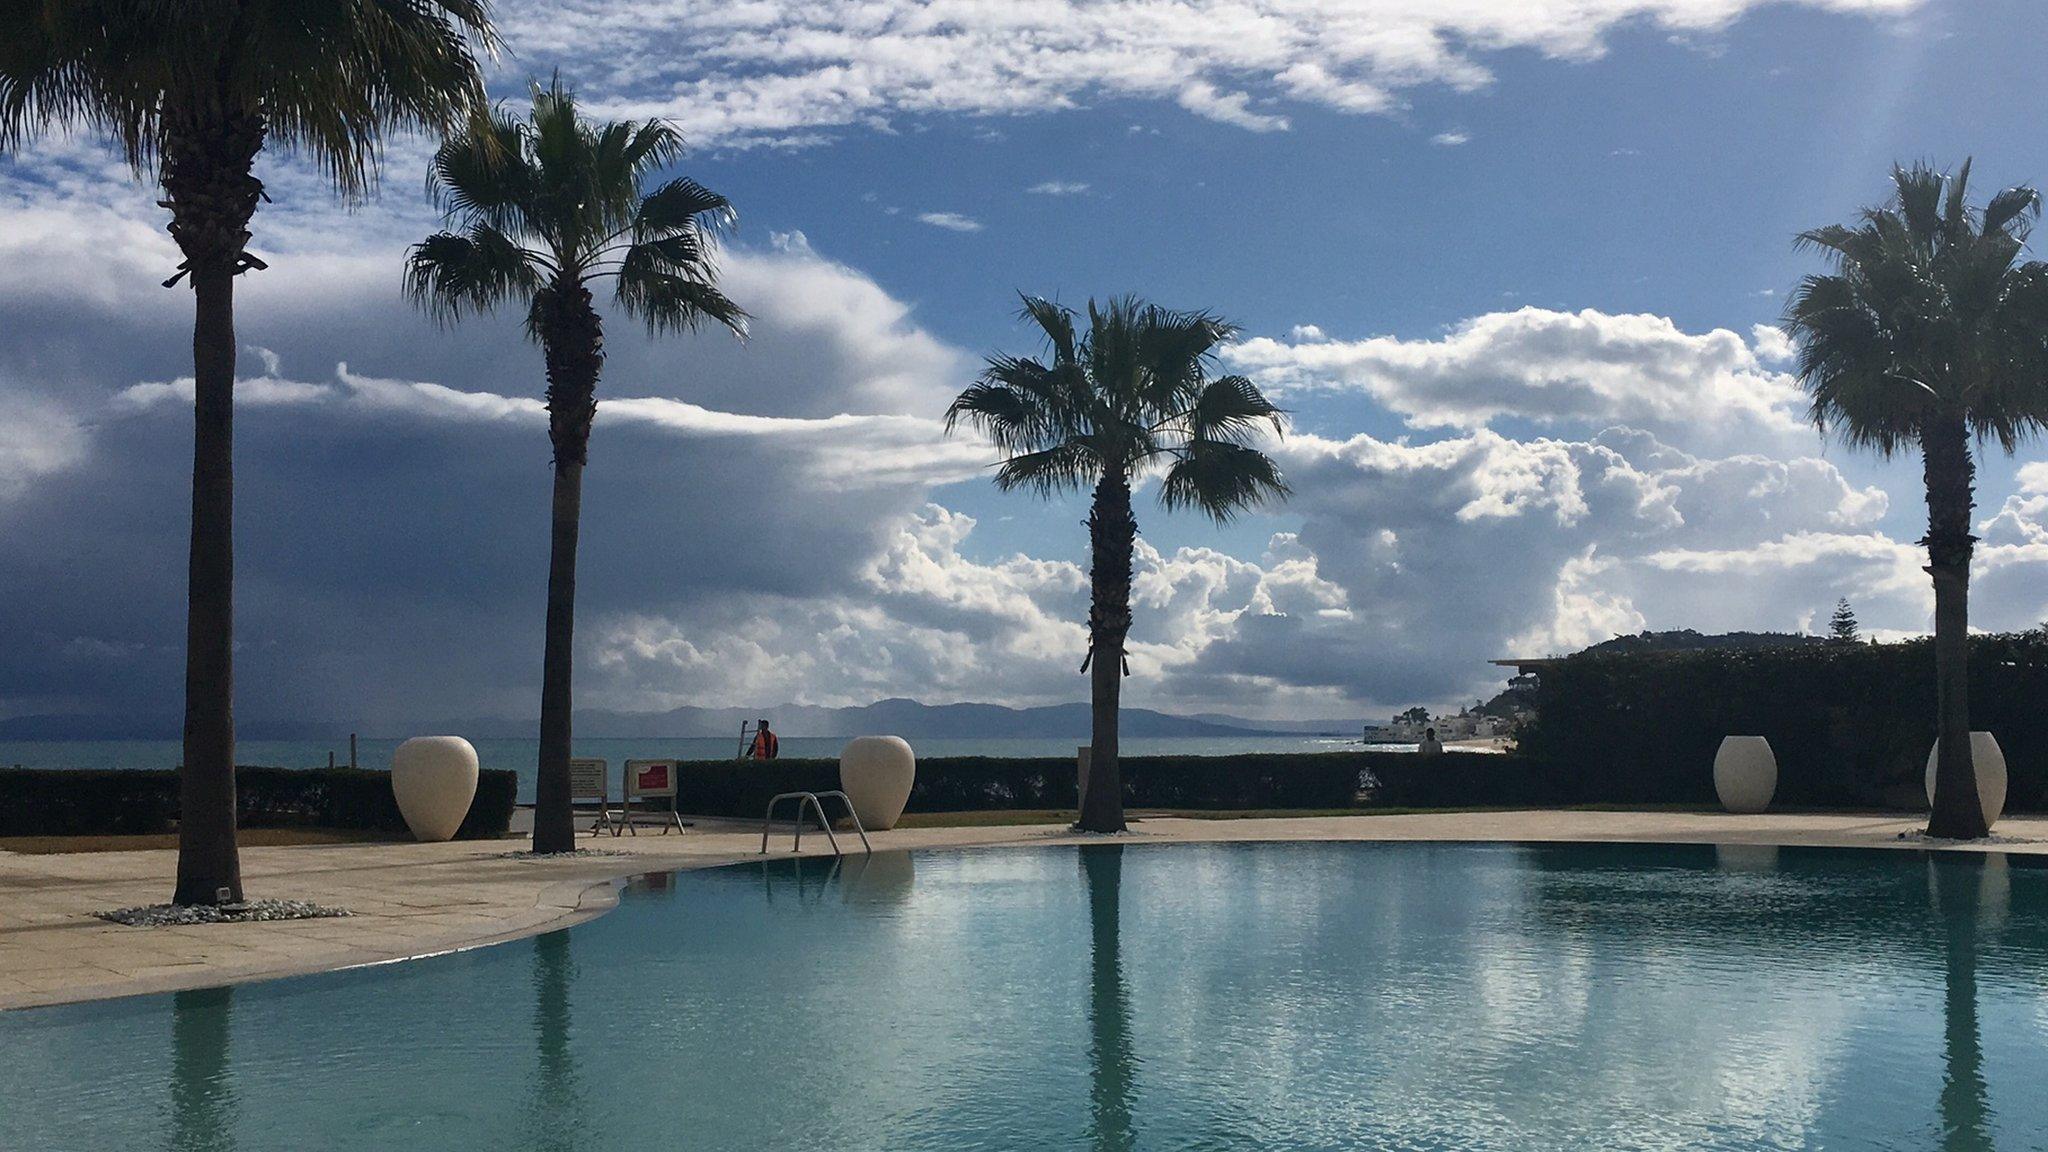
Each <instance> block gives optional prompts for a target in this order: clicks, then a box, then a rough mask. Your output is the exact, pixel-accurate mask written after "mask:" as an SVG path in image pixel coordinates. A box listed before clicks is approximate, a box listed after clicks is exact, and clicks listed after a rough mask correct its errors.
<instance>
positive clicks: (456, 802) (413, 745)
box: [391, 736, 477, 840]
mask: <svg viewBox="0 0 2048 1152" xmlns="http://www.w3.org/2000/svg"><path fill="white" fill-rule="evenodd" d="M476 775H477V762H476V749H475V748H473V747H471V746H470V743H469V741H467V740H464V739H463V738H462V737H460V736H415V737H413V738H412V739H410V740H407V741H406V742H405V743H403V744H400V745H399V746H398V751H396V752H394V753H392V754H391V793H392V795H393V796H395V797H397V798H398V812H399V815H401V816H404V817H405V826H406V827H408V828H410V829H412V834H413V837H414V838H415V839H418V840H449V839H453V838H454V836H455V830H456V829H457V828H460V827H462V818H463V817H464V816H467V815H469V802H470V801H472V800H474V799H476Z"/></svg>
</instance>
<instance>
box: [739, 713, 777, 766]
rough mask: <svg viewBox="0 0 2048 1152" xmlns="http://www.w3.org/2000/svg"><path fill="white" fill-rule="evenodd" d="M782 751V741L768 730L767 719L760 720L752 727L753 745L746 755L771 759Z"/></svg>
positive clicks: (758, 758) (757, 758)
mask: <svg viewBox="0 0 2048 1152" xmlns="http://www.w3.org/2000/svg"><path fill="white" fill-rule="evenodd" d="M781 752H782V741H781V740H778V739H776V736H775V733H773V732H770V731H769V730H768V721H767V720H765V719H764V720H762V721H761V723H760V724H759V725H758V726H756V727H755V729H754V746H753V747H752V748H750V749H748V750H747V755H748V756H750V757H752V758H753V759H755V760H773V759H775V757H776V756H778V755H780V754H781Z"/></svg>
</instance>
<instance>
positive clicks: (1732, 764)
mask: <svg viewBox="0 0 2048 1152" xmlns="http://www.w3.org/2000/svg"><path fill="white" fill-rule="evenodd" d="M1777 791H1778V757H1777V756H1776V755H1775V754H1773V753H1772V752H1771V742H1770V741H1769V740H1766V739H1764V738H1763V737H1761V736H1723V737H1722V738H1721V750H1720V751H1718V752H1716V753H1714V794H1715V795H1716V796H1719V797H1720V798H1721V807H1723V808H1726V809H1727V810H1728V811H1730V812H1737V813H1754V812H1762V811H1763V810H1764V809H1766V808H1769V807H1770V806H1771V797H1772V796H1773V795H1774V794H1776V792H1777Z"/></svg>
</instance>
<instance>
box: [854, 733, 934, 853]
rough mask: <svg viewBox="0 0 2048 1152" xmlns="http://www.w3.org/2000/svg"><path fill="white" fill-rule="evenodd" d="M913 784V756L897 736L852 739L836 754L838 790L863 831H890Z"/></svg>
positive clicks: (915, 767)
mask: <svg viewBox="0 0 2048 1152" xmlns="http://www.w3.org/2000/svg"><path fill="white" fill-rule="evenodd" d="M916 782H917V756H916V755H915V754H913V753H912V752H911V750H910V744H909V743H908V742H906V741H905V740H904V739H903V738H902V737H901V736H855V737H854V738H853V739H851V740H848V741H847V742H846V747H844V748H841V749H840V750H839V786H840V787H841V788H843V789H845V791H846V796H847V799H849V800H852V801H853V813H854V815H856V816H858V817H860V825H861V827H863V828H868V829H885V830H886V829H889V828H894V827H895V826H896V821H897V819H898V818H899V817H901V816H902V815H903V806H904V805H905V804H908V803H910V786H911V785H912V784H915V783H916Z"/></svg>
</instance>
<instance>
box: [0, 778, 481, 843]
mask: <svg viewBox="0 0 2048 1152" xmlns="http://www.w3.org/2000/svg"><path fill="white" fill-rule="evenodd" d="M518 789H519V779H518V777H517V776H516V775H515V774H513V773H512V772H509V771H506V770H504V769H485V770H484V771H483V772H482V773H480V774H479V775H478V778H477V785H476V799H475V800H474V801H473V802H472V803H471V804H470V806H469V815H468V816H467V817H465V818H464V819H463V821H462V828H461V830H460V831H458V832H457V833H456V838H457V839H462V840H487V839H493V838H496V837H499V836H503V835H504V834H505V830H506V828H507V827H508V826H509V825H510V824H511V822H512V806H513V803H514V801H515V800H516V799H517V795H518ZM235 801H236V811H237V820H238V822H239V823H240V824H241V826H242V827H244V828H283V827H295V828H296V827H307V828H350V829H366V830H371V831H379V832H393V833H400V834H403V833H405V831H406V827H405V818H404V817H402V816H401V815H399V812H398V802H397V800H395V799H394V798H393V797H392V795H391V773H389V772H376V771H371V770H369V769H352V768H305V769H299V768H259V767H252V766H242V767H238V768H236V769H235ZM177 818H178V773H177V772H176V770H174V769H166V770H134V771H125V770H123V771H116V770H71V769H41V768H16V769H0V836H97V835H140V834H149V833H160V832H168V831H170V830H171V829H172V828H173V827H175V824H176V821H177Z"/></svg>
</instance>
